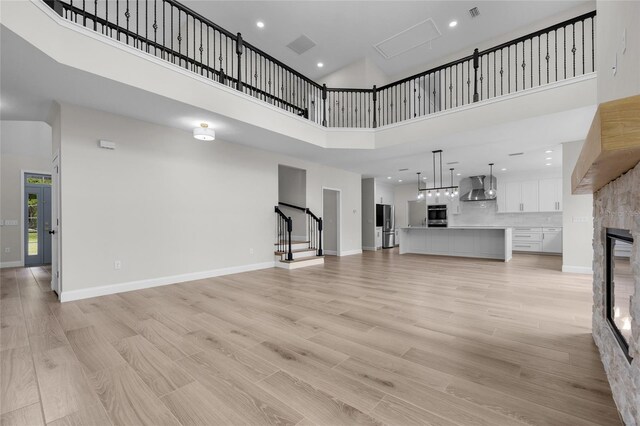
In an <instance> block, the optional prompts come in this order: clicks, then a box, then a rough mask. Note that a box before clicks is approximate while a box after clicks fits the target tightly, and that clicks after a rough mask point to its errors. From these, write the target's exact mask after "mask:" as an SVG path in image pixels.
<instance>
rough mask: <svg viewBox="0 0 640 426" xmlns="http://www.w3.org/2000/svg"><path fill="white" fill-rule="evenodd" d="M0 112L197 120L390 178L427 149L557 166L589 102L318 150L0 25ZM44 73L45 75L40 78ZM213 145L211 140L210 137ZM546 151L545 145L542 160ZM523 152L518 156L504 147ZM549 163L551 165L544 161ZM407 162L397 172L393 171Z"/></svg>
mask: <svg viewBox="0 0 640 426" xmlns="http://www.w3.org/2000/svg"><path fill="white" fill-rule="evenodd" d="M0 36H1V39H0V50H1V51H2V61H0V116H1V118H2V119H3V120H36V121H38V120H39V121H45V120H46V118H47V115H48V113H49V110H50V107H51V105H52V101H53V100H54V99H55V100H57V101H60V102H67V103H73V104H76V105H80V106H85V107H89V108H95V109H99V110H103V111H107V112H111V113H115V114H121V115H125V116H130V117H133V118H136V119H140V120H143V121H147V122H152V123H157V124H160V125H165V126H170V127H174V128H178V129H183V130H185V131H191V130H192V128H193V127H195V126H197V124H198V123H200V122H203V121H204V122H212V123H215V124H216V132H217V137H218V139H219V140H224V141H228V142H233V143H239V144H243V145H248V146H252V147H255V148H259V149H264V150H269V151H273V152H278V153H283V154H286V155H289V156H293V157H298V158H302V159H306V160H309V161H313V162H316V163H321V164H326V165H331V166H335V167H339V168H342V169H345V170H351V171H354V172H357V173H361V174H363V175H364V176H366V177H377V178H382V179H386V177H387V176H391V177H393V179H392V180H391V181H392V182H394V183H398V182H397V181H398V180H399V179H402V180H403V181H404V182H403V183H406V182H412V181H415V178H416V175H415V173H416V172H417V171H423V172H427V174H428V175H429V176H431V173H432V166H431V150H433V149H441V148H442V149H444V150H445V152H444V155H443V163H444V164H443V167H444V168H445V171H448V168H449V167H450V166H448V165H446V163H447V162H450V161H458V162H459V164H457V165H455V166H453V167H455V168H456V171H459V172H460V173H462V175H463V176H469V175H475V174H485V173H487V172H488V166H487V164H488V163H490V162H494V163H496V166H495V167H496V169H495V170H496V174H497V175H498V176H500V174H501V172H500V169H501V168H507V169H508V170H507V172H506V173H522V172H527V171H534V170H540V169H545V168H548V167H549V168H559V167H560V166H561V162H562V160H561V150H560V148H559V146H558V144H560V143H562V142H568V141H575V140H581V139H584V137H585V136H586V133H587V131H588V129H589V125H590V122H591V120H592V118H593V114H594V111H595V106H593V107H585V108H580V109H576V110H571V111H565V112H562V113H558V114H552V115H547V116H540V117H535V118H530V119H527V120H520V121H516V122H510V123H507V124H502V125H497V126H491V127H483V128H478V129H475V130H474V131H473V132H460V131H458V132H456V131H452V133H450V134H448V135H446V136H445V137H437V138H430V139H429V140H424V141H419V142H415V143H405V144H400V145H396V146H394V147H390V148H383V149H375V150H345V149H325V148H320V147H317V146H313V145H310V144H307V143H300V141H298V140H295V139H292V138H288V137H285V136H283V135H281V134H275V133H272V132H268V131H266V130H264V129H261V128H257V127H254V126H251V125H248V124H247V123H244V122H239V121H235V120H231V119H229V118H227V117H224V116H219V115H216V114H212V113H211V112H208V111H204V110H201V109H198V108H194V107H192V106H190V105H186V104H182V103H180V102H176V101H174V100H171V99H168V98H164V97H161V96H159V95H156V94H154V93H150V92H145V91H142V90H139V89H135V88H132V87H130V86H127V85H124V84H121V83H118V82H115V81H111V80H108V79H104V78H102V77H98V76H96V75H92V74H89V73H86V72H82V71H79V70H77V69H73V68H69V67H66V66H63V65H60V64H59V63H57V62H55V61H53V60H52V59H51V58H49V57H48V56H46V55H44V54H43V53H42V52H40V51H39V50H37V49H36V48H34V47H33V46H31V45H30V44H28V43H27V42H25V41H24V40H23V39H21V38H20V37H18V36H17V35H15V34H14V33H12V32H11V31H9V30H7V29H6V28H4V27H2V32H1V33H0ZM43 75H45V76H47V78H42V76H43ZM214 143H215V142H214ZM546 149H551V150H553V153H552V155H551V157H552V160H550V161H547V160H545V158H546V155H545V153H544V151H545V150H546ZM513 152H524V153H525V155H523V156H520V157H509V156H508V154H509V153H513ZM547 162H550V163H551V164H552V165H551V166H545V164H546V163H547ZM401 168H408V169H409V170H408V171H405V172H399V171H398V169H401Z"/></svg>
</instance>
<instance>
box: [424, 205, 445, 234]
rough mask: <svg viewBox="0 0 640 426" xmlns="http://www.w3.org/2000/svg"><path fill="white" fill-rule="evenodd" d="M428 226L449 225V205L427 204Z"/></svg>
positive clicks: (440, 226) (441, 226)
mask: <svg viewBox="0 0 640 426" xmlns="http://www.w3.org/2000/svg"><path fill="white" fill-rule="evenodd" d="M427 226H428V227H430V228H446V227H447V205H446V204H433V205H431V206H427Z"/></svg>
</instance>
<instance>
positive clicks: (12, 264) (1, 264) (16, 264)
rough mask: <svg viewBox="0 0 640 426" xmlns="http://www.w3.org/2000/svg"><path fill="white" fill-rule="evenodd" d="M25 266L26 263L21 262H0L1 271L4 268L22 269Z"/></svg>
mask: <svg viewBox="0 0 640 426" xmlns="http://www.w3.org/2000/svg"><path fill="white" fill-rule="evenodd" d="M23 266H24V262H22V261H20V260H14V261H11V262H0V269H2V268H21V267H23Z"/></svg>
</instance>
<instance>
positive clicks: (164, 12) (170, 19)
mask: <svg viewBox="0 0 640 426" xmlns="http://www.w3.org/2000/svg"><path fill="white" fill-rule="evenodd" d="M44 1H45V3H46V4H48V5H49V6H50V7H51V8H53V9H54V10H55V11H56V12H57V13H58V14H59V15H60V16H62V17H63V18H65V19H68V20H70V21H72V22H75V23H77V24H80V25H82V26H84V27H87V28H90V29H93V30H94V31H96V32H100V33H102V34H104V35H106V36H108V37H111V38H114V39H116V40H118V41H120V42H123V43H126V44H128V45H130V46H133V47H135V48H138V49H140V50H142V51H144V52H146V53H149V54H152V55H154V56H157V57H159V58H161V59H164V60H166V61H169V62H171V63H173V64H175V65H177V66H180V67H183V68H186V69H189V70H191V71H193V72H195V73H198V74H200V75H202V76H204V77H207V78H210V79H212V80H214V81H217V82H219V83H222V84H224V85H227V86H230V87H233V88H235V89H237V90H239V91H242V92H244V93H246V94H248V95H251V96H253V97H255V98H258V99H261V100H262V101H264V102H267V103H270V104H272V105H274V106H277V107H278V108H282V109H284V110H286V111H289V112H291V113H293V114H296V115H298V116H302V117H305V118H307V119H309V120H311V121H313V122H315V123H318V124H321V125H323V126H327V127H360V128H376V127H379V126H386V125H389V124H394V123H398V122H401V121H405V120H409V119H412V118H416V117H422V116H425V115H429V114H433V113H437V112H441V111H444V110H448V109H451V108H457V107H461V106H464V105H468V104H471V103H474V102H478V101H481V100H486V99H490V98H494V97H498V96H503V95H507V94H510V93H515V92H519V91H522V90H526V89H531V88H534V87H539V86H543V85H545V84H549V83H553V82H557V81H561V80H565V79H568V78H572V77H576V76H579V75H583V74H587V73H590V72H594V71H595V17H596V12H595V11H593V12H589V13H585V14H583V15H580V16H578V17H575V18H572V19H569V20H567V21H564V22H561V23H559V24H556V25H553V26H551V27H548V28H545V29H543V30H540V31H536V32H533V33H531V34H528V35H525V36H523V37H520V38H518V39H515V40H512V41H509V42H507V43H504V44H501V45H499V46H495V47H492V48H490V49H486V50H483V51H479V50H478V49H475V50H474V52H473V53H472V54H471V55H469V56H466V57H464V58H461V59H459V60H456V61H453V62H450V63H448V64H445V65H441V66H438V67H436V68H433V69H430V70H428V71H424V72H422V73H419V74H416V75H413V76H411V77H407V78H404V79H401V80H399V81H396V82H393V83H390V84H387V85H385V86H382V87H379V88H377V87H376V86H373V88H371V89H351V88H348V89H345V88H327V87H326V85H320V84H318V83H316V82H314V81H313V80H311V79H309V78H307V77H305V76H304V75H302V74H300V73H299V72H297V71H295V70H294V69H292V68H291V67H289V66H287V65H286V64H284V63H282V62H280V61H278V60H277V59H275V58H273V57H272V56H270V55H268V54H267V53H265V52H263V51H262V50H260V49H258V48H257V47H255V46H253V45H251V44H249V43H248V42H246V41H245V40H243V38H242V35H241V34H240V33H237V34H233V33H231V32H229V31H227V30H225V29H224V28H222V27H220V26H218V25H216V24H214V23H213V22H211V21H210V20H208V19H207V18H205V17H203V16H201V15H199V14H198V13H197V12H195V11H193V10H191V9H189V8H187V7H186V6H183V5H181V4H180V3H178V2H177V1H175V0H44Z"/></svg>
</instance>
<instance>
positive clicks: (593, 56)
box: [591, 17, 596, 72]
mask: <svg viewBox="0 0 640 426" xmlns="http://www.w3.org/2000/svg"><path fill="white" fill-rule="evenodd" d="M595 36H596V18H595V17H593V18H591V72H595V70H596V44H595V43H596V40H595Z"/></svg>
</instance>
